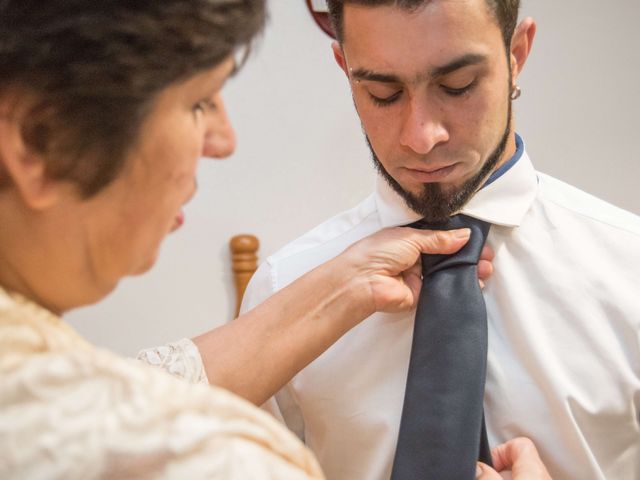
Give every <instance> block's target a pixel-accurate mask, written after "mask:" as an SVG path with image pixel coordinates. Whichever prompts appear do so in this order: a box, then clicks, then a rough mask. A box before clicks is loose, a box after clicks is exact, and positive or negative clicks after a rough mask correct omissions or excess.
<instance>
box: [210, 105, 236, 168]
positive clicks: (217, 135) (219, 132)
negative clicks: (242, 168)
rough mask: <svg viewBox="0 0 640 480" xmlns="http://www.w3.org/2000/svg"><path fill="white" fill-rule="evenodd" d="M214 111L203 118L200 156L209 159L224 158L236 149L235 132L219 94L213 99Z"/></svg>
mask: <svg viewBox="0 0 640 480" xmlns="http://www.w3.org/2000/svg"><path fill="white" fill-rule="evenodd" d="M213 103H214V104H215V106H216V107H215V109H214V110H212V111H209V112H207V114H206V115H205V116H204V118H205V122H206V130H205V138H204V145H203V147H202V155H203V156H204V157H210V158H219V159H222V158H226V157H228V156H229V155H231V154H232V153H233V152H234V151H235V149H236V132H235V131H234V130H233V126H232V125H231V121H230V120H229V116H228V115H227V111H226V109H225V107H224V102H223V100H222V97H221V96H220V94H218V95H216V96H215V97H214V98H213Z"/></svg>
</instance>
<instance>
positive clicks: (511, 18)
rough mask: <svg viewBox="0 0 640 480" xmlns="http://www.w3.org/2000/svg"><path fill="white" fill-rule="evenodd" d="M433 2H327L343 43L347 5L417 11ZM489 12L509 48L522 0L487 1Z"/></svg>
mask: <svg viewBox="0 0 640 480" xmlns="http://www.w3.org/2000/svg"><path fill="white" fill-rule="evenodd" d="M430 1H433V0H327V6H328V7H329V17H330V18H331V23H332V25H333V29H334V32H335V34H336V38H337V39H338V41H339V42H341V43H342V40H343V35H344V31H343V28H344V25H343V7H344V5H345V4H347V3H352V4H357V5H364V6H371V7H377V6H381V5H394V6H396V7H398V8H404V9H406V10H417V9H418V8H420V7H422V6H423V5H425V4H427V3H429V2H430ZM485 1H486V3H487V6H488V7H489V10H490V11H491V13H492V14H493V16H494V17H495V19H496V20H497V22H498V25H499V26H500V30H501V31H502V38H503V40H504V44H505V46H506V47H507V49H508V48H509V46H510V45H511V37H512V36H513V32H514V31H515V28H516V24H517V22H518V10H519V9H520V0H485Z"/></svg>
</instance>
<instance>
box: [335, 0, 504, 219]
mask: <svg viewBox="0 0 640 480" xmlns="http://www.w3.org/2000/svg"><path fill="white" fill-rule="evenodd" d="M335 53H336V57H337V60H338V62H339V63H341V65H342V66H343V68H344V69H345V71H346V72H347V74H348V76H349V78H350V81H351V87H352V91H353V98H354V101H355V104H356V108H357V110H358V114H359V115H360V119H361V121H362V125H363V128H364V131H365V134H366V136H367V139H368V141H369V145H370V147H371V151H372V153H373V157H374V162H376V164H377V166H378V167H379V169H380V171H381V173H382V174H383V176H384V177H385V178H386V179H387V180H388V181H389V183H390V184H391V186H392V187H393V188H394V189H396V191H398V193H400V194H401V195H402V196H403V198H404V199H405V201H406V202H407V204H408V205H409V206H410V207H411V208H412V209H413V210H415V211H416V212H418V213H420V214H422V215H423V216H424V217H426V218H427V219H428V220H431V221H442V220H444V219H446V218H447V217H448V216H449V215H451V214H452V213H455V211H457V210H459V209H460V208H461V207H462V206H463V205H464V204H465V203H466V202H467V201H468V200H469V198H470V197H471V196H472V195H473V193H474V192H475V191H476V190H477V188H478V187H479V186H481V184H482V182H483V180H484V179H485V178H486V177H487V175H488V174H489V173H490V172H491V171H492V170H493V169H494V168H495V167H496V165H499V164H500V163H501V162H503V161H504V160H505V159H506V158H508V157H509V156H511V155H512V154H513V153H514V150H515V142H514V140H513V136H512V135H510V134H509V133H510V113H511V108H510V107H511V100H510V98H509V95H510V85H511V79H510V68H509V61H508V57H507V55H506V53H505V47H504V42H503V39H502V34H501V31H500V28H499V27H498V24H497V22H496V20H495V19H494V17H493V16H492V14H491V12H490V11H489V9H488V7H487V4H486V0H433V1H431V2H427V3H426V5H425V6H424V7H421V8H420V9H418V10H416V11H407V10H404V9H401V8H398V7H394V6H381V7H364V6H360V5H352V4H347V5H345V7H344V40H343V44H342V51H340V50H339V49H337V48H336V49H335Z"/></svg>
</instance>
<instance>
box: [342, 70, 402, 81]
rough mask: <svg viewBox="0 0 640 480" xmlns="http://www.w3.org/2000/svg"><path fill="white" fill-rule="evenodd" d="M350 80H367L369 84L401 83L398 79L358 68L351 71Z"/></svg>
mask: <svg viewBox="0 0 640 480" xmlns="http://www.w3.org/2000/svg"><path fill="white" fill-rule="evenodd" d="M351 78H353V79H354V80H356V81H360V80H369V81H371V82H383V83H401V81H400V77H398V76H397V75H392V74H387V73H376V72H373V71H371V70H367V69H366V68H358V69H357V70H352V71H351Z"/></svg>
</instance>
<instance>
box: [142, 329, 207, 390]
mask: <svg viewBox="0 0 640 480" xmlns="http://www.w3.org/2000/svg"><path fill="white" fill-rule="evenodd" d="M136 358H137V359H138V360H140V361H142V362H144V363H146V364H148V365H151V366H154V367H158V368H161V369H163V370H165V371H166V372H167V373H170V374H171V375H173V376H174V377H178V378H181V379H182V380H185V381H186V382H189V383H202V384H205V385H208V384H209V380H208V379H207V374H206V372H205V369H204V365H203V364H202V357H201V356H200V352H199V351H198V347H196V346H195V345H194V343H193V342H192V341H191V340H189V339H188V338H183V339H182V340H179V341H177V342H173V343H168V344H166V345H162V346H159V347H153V348H147V349H144V350H141V351H140V352H138V355H137V356H136Z"/></svg>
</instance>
